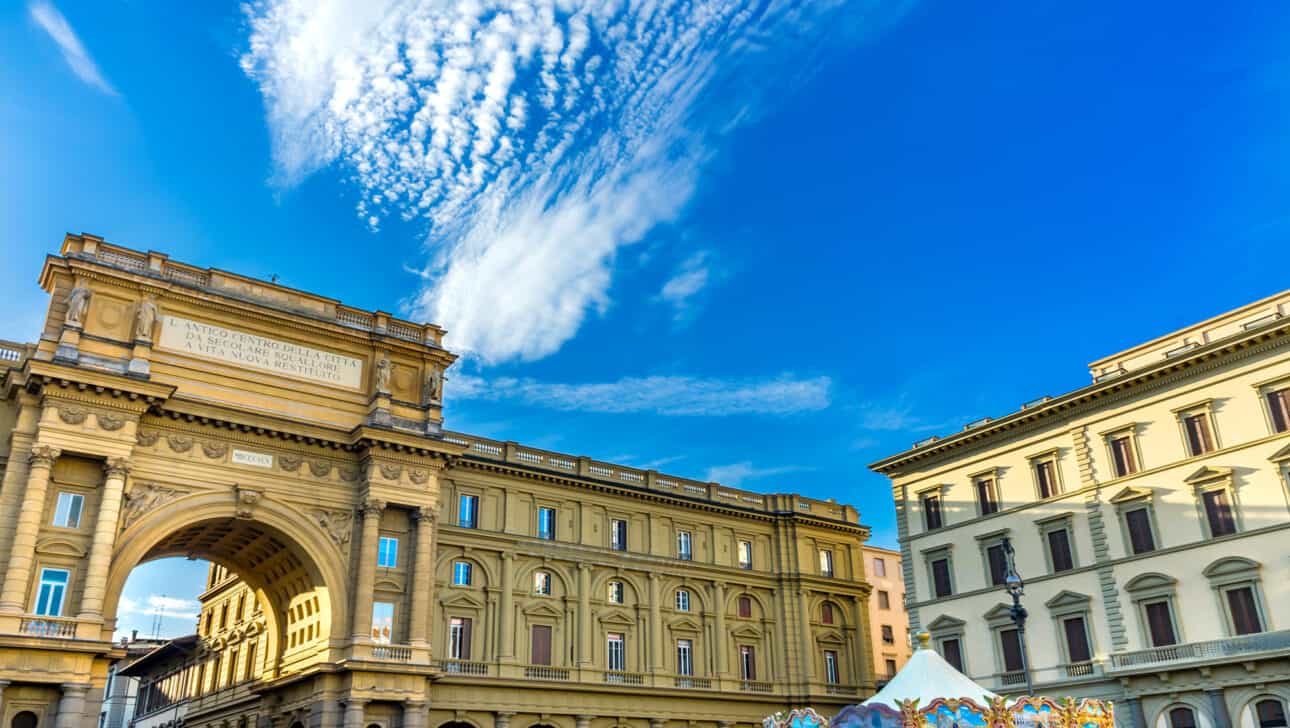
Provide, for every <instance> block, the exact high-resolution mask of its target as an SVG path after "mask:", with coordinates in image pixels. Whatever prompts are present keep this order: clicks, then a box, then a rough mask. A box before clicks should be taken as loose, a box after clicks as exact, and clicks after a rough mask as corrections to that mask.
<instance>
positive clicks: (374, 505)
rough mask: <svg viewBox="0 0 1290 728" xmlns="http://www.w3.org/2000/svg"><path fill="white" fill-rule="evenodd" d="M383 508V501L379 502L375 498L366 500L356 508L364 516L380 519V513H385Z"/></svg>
mask: <svg viewBox="0 0 1290 728" xmlns="http://www.w3.org/2000/svg"><path fill="white" fill-rule="evenodd" d="M385 506H386V503H385V501H383V500H379V499H377V498H368V499H367V500H365V501H363V503H362V505H360V506H359V507H358V510H359V512H360V513H362V514H363V515H364V516H377V517H380V515H381V513H382V512H384V511H385Z"/></svg>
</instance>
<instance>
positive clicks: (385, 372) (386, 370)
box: [376, 357, 394, 394]
mask: <svg viewBox="0 0 1290 728" xmlns="http://www.w3.org/2000/svg"><path fill="white" fill-rule="evenodd" d="M392 374H394V362H392V361H390V358H389V357H381V360H380V361H378V362H376V393H377V394H389V393H390V375H392Z"/></svg>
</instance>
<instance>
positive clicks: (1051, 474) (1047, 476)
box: [1035, 460, 1057, 498]
mask: <svg viewBox="0 0 1290 728" xmlns="http://www.w3.org/2000/svg"><path fill="white" fill-rule="evenodd" d="M1035 484H1036V485H1038V486H1039V497H1040V498H1051V497H1053V496H1055V495H1057V463H1056V462H1054V461H1052V460H1037V461H1035Z"/></svg>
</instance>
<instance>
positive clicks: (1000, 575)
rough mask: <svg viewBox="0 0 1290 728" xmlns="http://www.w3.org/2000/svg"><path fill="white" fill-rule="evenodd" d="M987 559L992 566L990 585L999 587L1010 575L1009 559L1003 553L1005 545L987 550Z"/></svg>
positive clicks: (998, 545) (994, 546) (997, 545)
mask: <svg viewBox="0 0 1290 728" xmlns="http://www.w3.org/2000/svg"><path fill="white" fill-rule="evenodd" d="M985 558H986V561H987V562H988V564H989V566H990V584H992V585H993V586H999V585H1000V584H1003V580H1004V578H1005V577H1007V575H1008V557H1007V555H1006V554H1004V553H1003V544H999V543H997V544H994V545H993V546H990V547H988V548H987V549H986V550H985Z"/></svg>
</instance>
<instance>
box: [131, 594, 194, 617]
mask: <svg viewBox="0 0 1290 728" xmlns="http://www.w3.org/2000/svg"><path fill="white" fill-rule="evenodd" d="M117 612H118V613H120V614H123V615H124V614H146V615H150V616H155V615H161V616H162V617H169V618H173V619H197V616H198V614H200V613H201V605H200V604H198V603H197V602H196V601H194V600H192V599H176V598H174V597H167V596H161V595H158V594H150V595H149V596H148V598H147V600H146V601H145V603H143V604H140V603H139V602H138V601H136V600H134V599H131V598H130V597H126V596H123V597H121V602H120V604H119V606H118V607H117Z"/></svg>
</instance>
